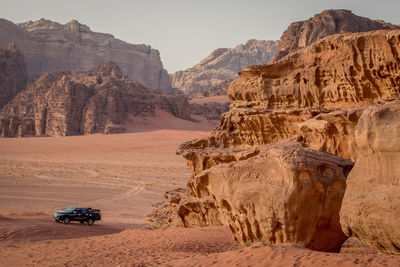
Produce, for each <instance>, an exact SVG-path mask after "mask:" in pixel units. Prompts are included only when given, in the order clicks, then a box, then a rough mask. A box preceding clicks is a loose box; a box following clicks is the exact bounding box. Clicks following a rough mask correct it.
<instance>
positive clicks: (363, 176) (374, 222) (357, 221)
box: [340, 101, 400, 254]
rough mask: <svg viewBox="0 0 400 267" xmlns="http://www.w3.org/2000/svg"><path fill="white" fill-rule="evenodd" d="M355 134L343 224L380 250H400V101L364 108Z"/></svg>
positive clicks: (347, 231)
mask: <svg viewBox="0 0 400 267" xmlns="http://www.w3.org/2000/svg"><path fill="white" fill-rule="evenodd" d="M355 138H356V141H357V145H358V147H359V148H360V153H359V156H358V159H357V161H356V164H355V166H354V168H353V170H352V171H351V173H350V175H349V177H348V180H347V189H346V193H345V196H344V199H343V204H342V208H341V211H340V222H341V224H342V228H343V230H344V232H345V233H346V234H347V235H348V236H355V237H358V238H359V239H360V240H361V241H362V242H363V243H364V244H366V245H368V246H369V247H371V248H373V249H375V250H377V251H380V252H385V253H395V254H400V231H399V229H400V195H399V191H400V164H399V162H400V101H394V102H393V103H389V104H384V105H377V106H374V107H371V108H369V109H367V110H365V111H364V113H363V115H362V116H361V118H360V120H359V123H358V125H357V128H356V132H355Z"/></svg>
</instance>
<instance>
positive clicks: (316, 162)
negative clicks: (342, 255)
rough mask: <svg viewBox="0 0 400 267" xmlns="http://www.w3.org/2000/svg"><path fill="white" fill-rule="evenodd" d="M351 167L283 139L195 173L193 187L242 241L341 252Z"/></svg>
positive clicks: (192, 193)
mask: <svg viewBox="0 0 400 267" xmlns="http://www.w3.org/2000/svg"><path fill="white" fill-rule="evenodd" d="M225 162H228V161H225ZM352 165H353V163H352V162H351V161H349V160H344V159H341V158H339V157H337V156H335V155H332V154H328V153H323V152H318V151H313V150H309V149H305V148H304V147H302V146H301V145H300V144H296V143H295V142H286V143H278V144H274V145H270V146H268V147H264V148H261V151H260V152H259V153H258V155H257V156H254V157H251V158H249V159H243V160H239V161H232V162H231V163H224V164H219V165H217V166H214V167H212V168H208V169H207V170H205V171H203V172H201V173H199V174H198V175H196V176H194V177H192V179H191V180H190V182H189V189H190V190H191V195H193V196H196V197H199V198H203V197H207V196H209V195H210V196H211V197H212V199H213V200H214V203H215V206H216V207H217V210H218V212H219V214H220V219H221V222H222V223H223V224H224V225H225V226H227V227H228V228H229V229H230V230H231V232H232V234H233V236H234V238H235V240H237V241H238V242H239V243H241V244H244V243H245V242H247V241H251V242H254V241H256V240H260V239H264V240H265V241H266V242H269V243H286V242H290V243H302V244H304V245H305V246H306V247H307V248H311V249H316V250H322V251H338V250H339V249H340V247H341V245H342V243H343V242H344V241H345V240H346V236H345V235H344V234H343V232H342V231H341V228H340V223H339V210H340V206H341V201H342V198H343V195H344V191H345V188H346V176H347V174H348V172H349V171H350V169H351V167H352Z"/></svg>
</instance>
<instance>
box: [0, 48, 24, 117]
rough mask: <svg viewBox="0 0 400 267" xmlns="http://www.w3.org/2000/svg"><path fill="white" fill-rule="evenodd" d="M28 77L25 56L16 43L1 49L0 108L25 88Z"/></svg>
mask: <svg viewBox="0 0 400 267" xmlns="http://www.w3.org/2000/svg"><path fill="white" fill-rule="evenodd" d="M27 78H28V76H27V73H26V67H25V62H24V56H23V55H22V54H21V53H20V52H19V51H18V49H17V48H16V46H15V44H14V43H10V44H8V46H7V47H6V48H3V49H0V109H1V108H2V107H3V106H4V105H5V104H7V103H8V102H10V100H11V99H12V98H13V97H14V96H15V95H16V94H17V93H18V92H20V91H21V90H22V89H24V88H25V84H26V80H27Z"/></svg>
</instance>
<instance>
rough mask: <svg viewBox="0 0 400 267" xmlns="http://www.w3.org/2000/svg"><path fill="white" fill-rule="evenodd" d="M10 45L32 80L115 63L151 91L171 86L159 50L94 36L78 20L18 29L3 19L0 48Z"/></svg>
mask: <svg viewBox="0 0 400 267" xmlns="http://www.w3.org/2000/svg"><path fill="white" fill-rule="evenodd" d="M9 42H14V43H15V44H16V45H17V47H18V49H20V51H21V52H22V54H23V55H24V56H25V63H26V66H27V70H28V75H29V76H32V75H37V74H42V73H54V72H60V71H72V72H76V71H88V70H90V69H92V68H94V67H95V66H97V65H99V64H101V63H102V62H106V61H114V62H115V63H116V64H117V65H118V66H120V67H121V69H122V71H123V72H124V73H126V74H127V75H128V77H129V78H130V79H132V80H137V81H139V82H140V83H142V84H143V85H144V86H146V87H148V88H157V89H161V90H164V91H165V90H167V89H168V88H169V86H170V81H169V76H168V73H167V72H166V70H164V69H163V66H162V63H161V59H160V55H159V52H158V51H157V50H154V49H152V48H151V47H150V46H148V45H144V44H129V43H126V42H124V41H121V40H118V39H116V38H114V36H112V35H111V34H104V33H98V32H93V31H91V30H90V28H89V27H88V26H86V25H83V24H80V23H79V22H78V21H76V20H72V21H70V22H69V23H67V24H64V25H62V24H59V23H57V22H52V21H49V20H45V19H41V20H38V21H29V22H25V23H21V24H18V25H16V24H14V23H12V22H10V21H7V20H5V19H0V47H4V46H6V45H7V44H8V43H9Z"/></svg>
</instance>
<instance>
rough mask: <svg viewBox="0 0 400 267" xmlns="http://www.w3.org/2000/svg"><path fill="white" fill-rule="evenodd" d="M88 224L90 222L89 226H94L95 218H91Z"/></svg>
mask: <svg viewBox="0 0 400 267" xmlns="http://www.w3.org/2000/svg"><path fill="white" fill-rule="evenodd" d="M87 224H88V225H89V226H92V225H93V224H94V220H93V219H92V218H90V219H89V220H88V221H87Z"/></svg>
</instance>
